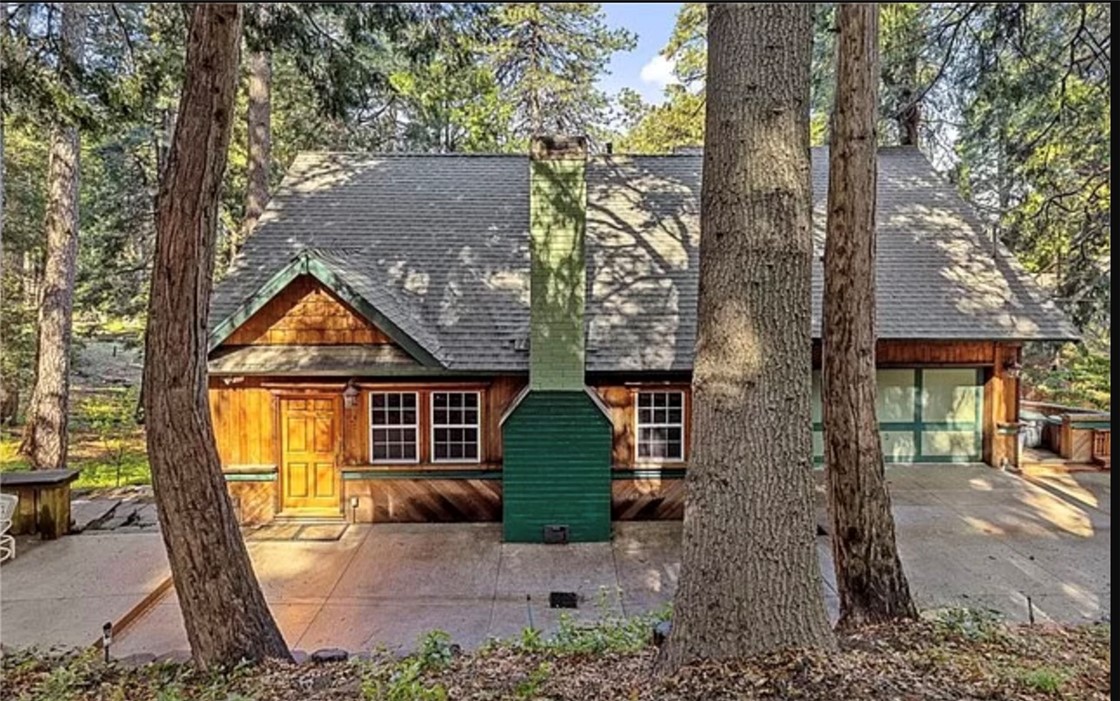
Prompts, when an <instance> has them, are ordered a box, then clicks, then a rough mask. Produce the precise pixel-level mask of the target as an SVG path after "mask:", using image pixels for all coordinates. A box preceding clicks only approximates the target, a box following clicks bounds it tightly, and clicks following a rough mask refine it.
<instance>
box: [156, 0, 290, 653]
mask: <svg viewBox="0 0 1120 701" xmlns="http://www.w3.org/2000/svg"><path fill="white" fill-rule="evenodd" d="M240 41H241V8H240V7H239V6H237V5H211V4H198V5H195V6H194V10H193V16H192V20H191V24H190V34H189V37H188V43H187V63H186V71H185V74H184V80H183V91H182V97H181V98H180V105H179V120H178V124H177V126H176V129H175V135H174V137H173V139H172V143H171V152H170V154H169V158H168V163H167V170H166V172H165V173H164V177H163V180H162V182H161V183H160V193H159V206H158V209H157V213H156V253H155V260H154V263H153V270H152V287H151V298H150V301H149V304H148V334H147V344H146V350H145V364H144V387H143V394H144V413H145V419H146V425H147V439H148V456H149V459H150V461H151V465H152V483H153V486H154V487H155V495H156V504H157V506H158V509H159V518H160V524H161V526H162V530H163V540H164V543H165V545H166V546H167V556H168V559H169V561H170V563H171V573H172V576H173V577H174V582H175V589H176V591H177V593H178V595H179V605H180V607H181V609H182V612H183V623H184V624H185V627H186V630H187V638H188V639H189V640H190V644H191V652H192V654H193V656H194V660H195V662H196V663H197V664H199V665H200V666H202V667H214V666H224V665H232V664H235V663H237V662H238V660H241V659H246V660H250V661H259V660H262V659H264V658H269V657H273V658H279V659H285V660H286V659H290V654H289V652H288V648H287V646H286V645H285V643H284V639H283V638H282V637H281V635H280V631H279V629H278V628H277V627H276V622H275V621H274V620H273V618H272V614H271V613H270V612H269V609H268V605H267V603H266V602H265V600H264V596H263V594H262V593H261V590H260V586H259V585H258V583H257V578H256V575H255V574H254V573H253V569H252V566H251V563H250V562H249V556H248V553H247V551H246V549H245V543H244V542H243V541H242V539H241V533H240V532H239V530H238V527H237V523H236V521H235V518H234V513H233V506H232V504H231V502H230V499H229V495H228V494H227V492H226V485H225V480H224V478H223V476H222V469H221V464H220V462H219V459H218V452H217V449H216V448H215V445H214V433H213V428H212V425H211V421H210V410H209V405H208V402H207V397H206V328H207V318H208V316H209V314H208V310H209V305H210V288H211V277H212V273H213V270H214V248H215V243H216V227H217V219H218V195H219V191H220V189H221V184H222V174H223V172H224V171H225V167H226V155H227V149H228V146H229V138H230V126H231V120H232V115H233V109H234V96H235V93H236V85H237V62H238V50H239V46H240Z"/></svg>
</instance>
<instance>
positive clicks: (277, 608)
mask: <svg viewBox="0 0 1120 701" xmlns="http://www.w3.org/2000/svg"><path fill="white" fill-rule="evenodd" d="M888 477H889V479H890V481H891V489H892V494H893V498H894V509H895V516H896V520H897V523H898V531H899V540H900V548H901V551H902V557H903V560H904V564H905V566H906V569H907V573H908V575H909V577H910V582H911V586H912V588H913V591H914V593H915V595H916V597H917V600H918V603H919V606H921V607H922V608H935V607H942V606H969V607H974V608H988V609H993V610H996V611H999V612H1000V613H1002V614H1003V615H1005V616H1007V617H1009V618H1012V619H1019V620H1025V619H1026V618H1027V616H1028V603H1027V601H1028V597H1030V601H1031V602H1032V606H1033V609H1034V615H1035V618H1036V619H1037V620H1046V619H1054V620H1061V621H1092V620H1099V619H1100V618H1102V617H1108V616H1109V615H1110V597H1111V576H1110V565H1111V562H1110V559H1111V556H1110V551H1111V527H1110V512H1111V499H1110V493H1111V476H1110V475H1108V474H1081V475H1072V476H1062V477H1054V478H1048V479H1035V480H1032V481H1027V480H1024V479H1021V478H1019V477H1016V476H1013V475H1008V474H1004V473H1000V472H996V471H994V470H991V469H990V468H987V467H981V466H925V467H894V468H890V469H889V471H888ZM822 494H823V492H822ZM679 539H680V524H679V523H672V522H659V523H658V522H654V523H649V522H647V523H619V524H616V527H615V538H614V541H613V542H612V543H610V544H607V543H602V544H586V545H570V546H539V545H516V544H502V543H501V528H500V526H499V525H497V524H477V525H475V524H458V525H404V524H400V525H389V524H386V525H377V526H352V527H351V528H350V529H349V530H348V531H347V532H346V533H345V535H344V536H343V537H342V538H341V539H340V540H338V541H336V542H270V541H255V542H250V544H249V548H250V553H251V555H252V558H253V563H254V566H255V569H256V571H257V574H258V577H259V578H260V580H261V584H262V586H263V588H264V591H265V595H266V597H267V598H268V600H269V603H270V605H271V607H272V609H273V612H274V614H275V615H276V618H277V621H278V623H279V625H280V628H281V630H282V631H283V633H284V636H285V637H286V638H287V640H288V643H289V644H290V645H291V646H292V648H293V649H299V650H305V651H313V650H315V649H318V648H322V647H341V648H344V649H348V650H351V651H362V650H369V649H371V648H374V647H377V646H385V647H388V648H392V649H408V648H411V647H412V646H413V645H414V644H415V641H416V639H417V637H418V636H420V635H421V634H423V633H425V632H427V631H430V630H434V629H442V630H445V631H447V632H448V633H450V634H451V635H452V637H453V638H454V639H455V641H456V642H459V643H460V644H462V645H464V646H467V647H471V646H475V645H478V644H480V643H482V642H483V641H485V640H486V639H487V638H490V637H508V636H513V635H516V634H518V633H519V632H520V631H521V629H523V628H524V627H526V626H528V625H529V624H530V623H532V624H533V625H535V626H536V627H538V628H545V629H548V628H551V627H553V626H554V625H555V621H556V614H557V612H556V611H555V610H551V609H549V608H548V593H549V592H550V591H574V592H577V593H579V594H580V596H581V603H580V608H579V609H578V610H577V611H576V612H575V615H577V616H578V617H581V618H587V617H595V616H601V615H630V614H635V613H639V612H642V611H648V610H651V609H654V608H656V607H658V606H660V605H662V604H663V603H665V602H667V601H669V600H670V599H671V597H672V594H673V591H674V589H675V587H676V583H677V578H678V574H679V569H680V565H679V556H680V552H679ZM818 551H819V553H820V559H821V564H822V570H823V573H824V582H823V583H822V586H823V588H824V591H825V596H826V602H827V603H828V606H829V609H830V612H831V613H832V614H833V615H835V613H836V607H837V600H836V595H835V590H834V586H833V580H834V578H833V574H832V563H831V555H830V553H829V545H828V539H827V537H822V538H820V539H819V541H818ZM186 649H187V642H186V636H185V634H184V632H183V626H182V619H181V616H180V613H179V610H178V604H177V601H176V599H175V594H174V591H173V590H172V591H171V592H169V593H168V594H167V595H166V596H165V597H164V598H163V599H162V600H161V601H160V602H159V603H157V604H156V605H155V606H153V607H152V608H151V609H149V610H148V612H147V613H146V614H144V615H143V616H141V617H140V618H139V619H137V620H136V621H135V622H134V623H132V624H131V626H130V627H129V628H128V630H126V631H125V632H124V633H123V634H122V635H120V636H119V637H118V639H117V641H116V643H115V645H114V650H113V651H114V653H115V654H116V655H118V656H127V655H132V654H136V653H153V654H165V653H168V652H171V651H183V652H184V653H185V650H186Z"/></svg>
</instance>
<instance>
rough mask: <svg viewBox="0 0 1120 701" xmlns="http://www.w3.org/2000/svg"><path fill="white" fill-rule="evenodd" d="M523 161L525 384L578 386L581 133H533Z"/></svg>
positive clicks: (583, 278) (583, 213)
mask: <svg viewBox="0 0 1120 701" xmlns="http://www.w3.org/2000/svg"><path fill="white" fill-rule="evenodd" d="M529 168H530V171H529V238H530V254H531V267H530V270H531V278H530V279H531V282H530V316H529V319H530V327H531V331H530V336H529V386H530V387H531V388H532V389H534V390H582V389H583V386H584V382H583V372H584V330H583V309H584V296H585V292H586V287H587V268H586V267H585V265H584V255H583V239H584V233H585V230H586V219H587V184H586V177H585V176H586V171H587V139H586V137H582V136H573V137H548V136H538V137H534V138H533V141H532V146H531V153H530V165H529Z"/></svg>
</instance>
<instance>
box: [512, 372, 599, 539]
mask: <svg viewBox="0 0 1120 701" xmlns="http://www.w3.org/2000/svg"><path fill="white" fill-rule="evenodd" d="M503 439H504V443H505V461H504V465H503V469H502V482H503V487H502V489H503V492H504V499H503V519H502V521H503V527H504V533H505V540H507V541H510V542H529V543H533V542H541V540H542V539H543V536H542V533H543V531H544V528H545V526H552V525H557V526H567V527H568V529H569V539H570V540H571V541H573V542H594V541H602V540H608V539H609V538H610V533H611V475H610V454H611V427H610V422H609V421H608V420H607V417H605V416H604V415H603V413H602V411H601V410H600V409H599V407H598V406H596V405H595V403H594V402H593V401H592V400H591V398H590V397H589V396H588V395H587V393H585V392H582V391H577V392H566V391H534V392H530V393H529V394H527V395H526V396H525V397H524V398H523V399H522V401H521V403H520V404H518V405H517V407H516V409H514V411H513V412H512V413H511V414H510V416H509V417H508V418H507V419H506V422H505V425H504V426H503Z"/></svg>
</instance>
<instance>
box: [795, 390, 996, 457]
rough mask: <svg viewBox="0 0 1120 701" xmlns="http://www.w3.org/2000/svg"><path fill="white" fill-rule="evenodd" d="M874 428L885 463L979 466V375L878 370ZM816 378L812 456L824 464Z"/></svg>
mask: <svg viewBox="0 0 1120 701" xmlns="http://www.w3.org/2000/svg"><path fill="white" fill-rule="evenodd" d="M878 380H879V406H878V414H879V427H880V429H881V430H882V436H883V456H884V457H885V458H886V461H887V462H979V461H980V460H981V459H982V455H981V454H982V451H983V427H982V423H981V421H982V416H983V407H984V385H983V383H984V374H983V370H981V369H979V368H900V369H881V370H879V372H878ZM820 382H821V375H820V372H819V371H814V372H813V456H814V458H816V459H817V460H818V461H821V460H823V459H824V426H823V425H822V423H821V422H822V421H823V419H822V415H821V385H820Z"/></svg>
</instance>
